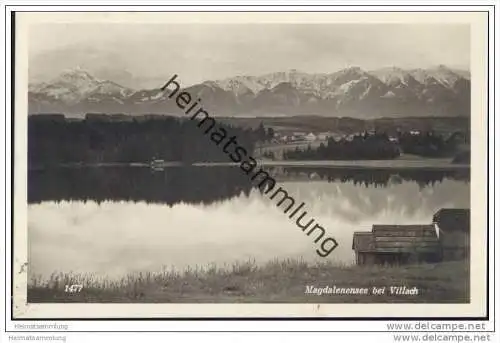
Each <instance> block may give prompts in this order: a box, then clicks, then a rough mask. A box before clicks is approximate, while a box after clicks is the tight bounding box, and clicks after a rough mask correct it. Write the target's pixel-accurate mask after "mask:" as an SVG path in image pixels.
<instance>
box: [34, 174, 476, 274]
mask: <svg viewBox="0 0 500 343" xmlns="http://www.w3.org/2000/svg"><path fill="white" fill-rule="evenodd" d="M271 173H272V174H273V175H274V176H275V177H276V179H277V180H278V182H279V185H280V186H281V187H282V188H283V189H286V190H287V191H288V192H289V193H290V194H291V195H292V196H293V197H294V198H295V199H296V200H297V201H299V202H302V201H303V202H304V203H305V209H307V210H308V211H309V213H310V214H311V216H313V217H315V218H317V220H318V221H319V222H320V223H321V224H322V225H323V226H324V227H325V229H326V230H327V232H328V234H329V235H330V236H332V237H335V239H337V241H338V242H339V247H338V248H337V249H336V250H335V251H334V252H332V254H331V255H330V256H329V257H328V259H329V260H333V261H338V262H341V263H353V253H352V250H351V243H352V233H353V232H354V231H360V230H366V231H369V230H370V229H371V226H372V225H373V224H412V223H429V222H430V221H431V219H432V215H433V214H434V213H435V212H436V211H437V210H438V209H440V208H443V207H455V208H456V207H460V208H461V207H469V202H470V189H469V188H470V185H469V181H468V175H464V174H463V173H461V174H456V173H451V174H450V173H442V172H437V171H433V172H424V173H423V172H422V171H416V172H412V173H414V174H412V173H410V172H409V171H406V172H392V171H391V172H387V171H371V172H369V173H366V174H363V173H360V172H359V171H356V172H349V171H345V170H344V171H342V172H340V171H338V170H332V169H317V168H316V169H315V170H310V169H308V170H306V169H302V168H300V169H298V168H291V169H278V168H276V169H274V170H272V171H271ZM363 175H366V177H364V179H363ZM310 180H315V181H314V182H311V181H310ZM28 182H29V183H28V186H29V188H28V193H29V194H28V199H29V203H30V204H29V206H28V230H29V231H28V237H29V240H28V242H29V244H28V248H29V261H30V273H33V274H42V275H43V276H45V277H47V276H49V275H50V274H51V273H52V272H54V271H61V272H69V271H77V272H90V273H96V274H98V275H106V276H108V277H110V276H117V277H120V276H123V275H124V274H126V273H128V272H138V271H143V272H144V271H160V270H161V269H162V268H163V267H167V268H171V267H173V268H177V269H184V268H187V267H194V266H197V265H198V266H206V265H207V264H209V263H212V262H214V263H216V264H218V265H221V266H223V265H224V264H225V263H226V264H231V263H233V262H235V261H245V260H247V259H249V258H250V259H255V260H256V262H257V263H261V262H262V263H264V262H267V261H269V260H272V259H274V258H279V259H282V258H288V257H300V258H304V259H305V260H310V261H312V260H321V259H322V258H321V257H318V255H317V254H316V252H315V248H314V245H313V242H312V241H311V239H310V238H308V237H307V236H305V235H304V234H303V233H302V232H301V231H300V230H299V229H298V228H297V227H296V225H295V224H294V222H293V221H291V220H290V219H289V218H288V217H287V216H286V215H285V214H283V210H282V209H279V208H277V207H276V202H274V201H272V200H270V199H269V198H268V197H266V196H262V195H261V194H260V192H259V190H258V189H255V188H253V189H252V187H251V186H252V185H251V184H250V183H249V179H248V177H246V175H245V174H244V173H242V172H241V170H239V169H238V168H227V167H204V168H202V167H198V168H167V169H166V170H165V171H164V172H152V171H151V170H149V169H147V168H80V169H70V168H60V169H55V170H45V171H30V173H29V180H28Z"/></svg>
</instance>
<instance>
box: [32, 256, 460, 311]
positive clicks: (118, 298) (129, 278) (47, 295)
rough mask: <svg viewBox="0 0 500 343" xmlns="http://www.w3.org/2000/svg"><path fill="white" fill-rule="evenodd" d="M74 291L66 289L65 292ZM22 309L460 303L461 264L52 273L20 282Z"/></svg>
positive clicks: (292, 262)
mask: <svg viewBox="0 0 500 343" xmlns="http://www.w3.org/2000/svg"><path fill="white" fill-rule="evenodd" d="M67 285H68V286H70V285H80V286H78V287H76V288H74V289H73V291H71V289H69V288H68V287H66V286H67ZM308 285H313V286H315V287H325V286H330V287H332V286H334V285H335V286H337V287H356V288H361V287H368V288H372V287H374V286H375V287H384V286H385V287H387V288H389V287H391V286H406V287H408V288H411V287H417V288H418V290H419V294H418V295H413V296H411V295H391V294H390V292H388V291H386V292H385V294H384V295H371V294H370V295H328V294H326V295H321V296H318V295H314V294H306V293H305V289H306V286H308ZM28 302H30V303H42V302H43V303H65V302H75V303H78V302H80V303H387V302H388V303H397V302H399V303H468V302H469V263H468V261H467V262H466V261H453V262H442V263H438V264H418V265H405V266H378V265H377V266H356V265H341V264H338V263H337V264H335V263H331V262H316V263H307V262H305V261H303V260H299V259H284V260H274V261H271V262H268V263H267V264H264V265H258V264H256V263H255V262H254V261H245V262H240V263H235V264H233V265H223V266H216V265H208V266H203V267H197V268H188V269H186V270H184V271H182V272H179V271H172V270H163V271H160V272H141V273H133V274H127V275H125V276H123V277H121V278H118V279H107V278H106V277H97V276H95V275H93V274H72V273H53V274H52V275H51V276H50V277H49V278H45V279H42V277H41V276H36V275H35V276H32V277H31V278H30V280H28Z"/></svg>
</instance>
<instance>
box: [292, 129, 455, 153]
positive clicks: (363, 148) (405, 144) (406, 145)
mask: <svg viewBox="0 0 500 343" xmlns="http://www.w3.org/2000/svg"><path fill="white" fill-rule="evenodd" d="M463 142H464V136H463V135H462V134H461V133H459V132H455V133H453V134H452V135H451V136H450V137H448V138H444V136H443V135H440V134H436V133H434V132H432V131H427V132H423V133H420V132H411V131H408V132H398V134H397V137H393V138H392V139H391V138H390V137H389V136H388V135H387V133H379V132H375V133H368V132H363V133H361V134H356V135H354V136H352V137H351V139H347V138H341V139H339V140H336V139H334V138H332V137H329V138H328V140H327V142H326V144H325V143H321V144H320V145H319V146H318V147H317V148H312V147H311V146H310V145H308V147H307V148H306V149H300V148H299V147H296V148H295V150H288V151H285V152H284V153H283V158H284V159H285V160H385V159H394V158H397V157H399V156H400V155H401V153H408V154H415V155H420V156H424V157H452V156H454V155H455V154H456V153H457V151H458V148H459V146H460V144H462V143H463Z"/></svg>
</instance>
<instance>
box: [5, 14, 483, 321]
mask: <svg viewBox="0 0 500 343" xmlns="http://www.w3.org/2000/svg"><path fill="white" fill-rule="evenodd" d="M49 14H50V13H48V14H43V13H39V14H36V15H35V14H31V17H29V14H19V15H18V18H16V20H17V21H18V23H21V24H22V25H23V28H24V29H23V31H19V32H22V34H23V37H24V38H23V39H24V41H23V42H21V43H20V45H18V46H17V49H18V50H16V54H18V56H16V58H22V59H23V61H24V62H22V63H24V66H25V67H26V68H22V71H20V72H19V74H18V76H17V77H19V78H21V81H19V83H18V84H17V86H16V87H18V88H16V89H22V90H23V92H22V93H19V92H17V94H16V97H18V98H16V101H22V102H23V105H22V106H20V107H19V106H18V107H17V109H16V113H15V121H16V125H17V124H18V123H21V124H20V125H22V131H16V133H18V132H21V137H19V136H18V137H16V139H19V140H23V142H24V143H21V144H20V145H19V146H18V147H17V148H18V149H24V150H17V151H16V152H17V155H16V159H19V160H22V162H20V164H18V166H17V167H16V168H23V170H24V171H23V172H22V173H24V174H25V178H24V180H18V181H16V182H24V186H23V187H24V190H25V192H21V191H19V190H17V191H16V194H18V193H17V192H19V195H18V198H17V201H18V202H23V203H24V205H23V206H24V208H25V214H24V216H22V219H19V218H21V217H19V218H18V221H17V222H15V223H16V224H15V228H14V232H15V233H14V237H19V239H18V240H17V241H15V245H14V251H15V250H16V249H20V250H23V253H21V255H17V254H16V253H15V254H14V255H15V256H20V257H19V258H18V259H16V260H15V261H14V264H15V266H17V267H16V268H17V269H18V270H19V272H17V274H16V280H17V278H21V277H22V278H23V279H22V281H19V283H18V285H22V286H19V287H22V288H23V292H24V293H23V294H24V299H25V302H26V306H31V305H35V306H43V305H44V304H50V305H51V306H52V307H51V308H52V309H53V308H55V307H54V306H56V305H57V306H60V307H57V308H61V313H60V317H63V316H64V313H63V311H64V308H65V306H71V305H74V304H95V305H99V306H100V305H103V304H104V305H110V304H130V306H135V305H139V304H163V305H165V306H168V308H169V309H174V308H175V306H180V305H184V304H190V306H191V307H189V308H190V309H191V308H192V311H191V310H186V308H185V307H182V309H183V310H182V313H183V316H187V317H197V316H199V315H200V313H204V314H203V315H207V314H206V313H207V312H206V310H205V309H204V307H203V306H205V305H207V304H226V305H234V304H238V308H241V309H244V308H246V307H245V306H255V305H259V306H261V307H251V308H252V310H242V311H243V312H244V313H246V314H245V315H247V314H248V313H251V314H248V315H250V316H255V317H259V316H263V317H264V316H269V313H271V312H269V311H270V310H267V308H271V307H269V306H275V305H279V306H281V305H287V307H283V310H282V311H281V310H279V309H280V308H282V307H277V308H274V307H273V310H272V313H273V316H276V317H288V316H297V315H303V316H313V317H329V316H343V315H344V314H342V313H339V312H338V311H335V310H334V309H335V308H336V307H335V306H341V305H349V306H352V307H349V308H350V309H351V310H352V309H353V308H356V309H357V310H356V311H355V313H356V314H355V316H363V310H362V309H363V307H367V304H371V305H370V306H372V305H373V304H381V305H391V306H392V305H394V306H397V305H398V304H399V305H401V306H403V305H404V306H405V307H404V311H403V312H400V313H395V314H391V315H401V316H405V315H406V316H415V315H421V314H422V313H423V312H425V311H423V310H422V308H420V309H419V310H418V312H412V308H413V307H412V306H414V305H416V304H428V305H430V306H434V307H432V308H433V309H437V310H436V311H437V312H429V313H427V315H433V314H435V313H438V312H439V311H442V312H443V313H444V312H446V313H448V315H450V316H454V315H457V316H460V315H464V314H471V313H472V314H475V315H483V314H484V309H485V307H486V304H485V301H486V300H485V299H486V294H485V292H486V291H485V288H484V287H485V286H484V285H485V284H486V282H487V281H486V279H487V275H486V271H485V256H486V255H485V247H486V245H487V243H486V235H487V224H486V223H487V218H486V199H484V197H485V194H486V187H487V184H486V176H484V175H485V174H484V170H485V168H486V167H485V165H486V156H485V151H486V150H485V148H484V147H483V146H482V145H481V144H483V143H481V142H483V140H484V138H485V134H486V133H485V132H486V131H485V128H486V116H487V114H486V112H485V110H484V108H483V107H484V106H483V107H481V106H478V104H479V103H481V102H482V101H484V100H481V99H484V94H479V98H480V99H479V100H477V99H476V100H474V94H475V95H476V96H477V94H478V93H481V91H480V90H481V89H484V87H485V86H484V82H485V81H484V80H485V75H484V70H483V69H484V66H483V67H481V66H479V68H478V67H473V66H474V65H476V66H477V64H478V61H483V63H484V61H485V57H484V53H485V52H484V51H482V50H480V51H478V50H477V49H476V50H474V49H475V48H477V47H478V44H479V43H477V41H476V40H477V38H475V36H474V35H473V32H474V31H473V30H472V29H471V28H472V26H473V25H472V24H471V23H470V20H469V22H467V20H454V19H453V18H454V17H453V14H452V13H450V14H446V13H444V14H442V15H441V20H435V21H433V20H420V19H419V16H418V14H415V17H414V18H415V19H414V20H407V19H405V18H408V17H404V16H403V15H402V14H401V18H402V20H392V19H391V20H385V21H384V20H383V18H384V17H383V16H377V15H378V14H377V13H375V14H373V15H372V16H371V17H368V16H365V17H360V18H361V19H359V18H358V19H356V20H351V21H347V20H345V18H346V16H345V15H344V16H338V18H339V20H336V19H335V18H336V17H335V16H333V14H332V15H330V17H331V18H330V19H328V20H314V17H312V16H309V17H308V16H304V17H303V18H297V17H293V16H290V15H288V16H287V15H286V14H283V16H282V17H280V16H279V15H278V14H276V13H275V14H274V15H275V16H277V18H278V19H279V18H288V19H287V20H275V21H274V22H273V21H272V20H267V19H269V18H272V17H271V16H270V15H269V16H267V17H266V16H264V15H263V14H260V16H259V15H258V14H255V13H253V14H252V13H247V14H245V13H239V14H231V13H219V14H217V15H218V16H217V17H216V19H215V16H213V17H214V19H210V18H212V17H211V16H209V15H205V16H202V15H201V14H196V13H188V14H186V15H184V16H183V15H182V14H178V15H177V16H175V17H174V16H173V15H171V16H166V17H165V19H164V20H162V19H161V18H162V17H159V16H158V15H157V16H151V18H150V19H148V16H147V13H142V16H139V14H137V16H133V15H132V14H128V15H127V13H124V14H122V16H120V14H119V13H115V14H114V16H99V15H98V14H96V13H90V12H88V13H85V12H83V13H77V14H75V13H70V14H67V15H66V16H56V15H54V14H53V15H52V16H50V15H49ZM171 14H172V13H171ZM197 15H198V17H197ZM395 15H397V14H395ZM37 16H38V17H39V18H42V20H37ZM44 16H45V17H44ZM73 17H74V18H75V19H72V18H73ZM94 17H95V20H93V18H94ZM240 17H241V18H246V20H243V19H241V20H240V19H235V18H240ZM327 17H328V16H327ZM448 17H449V19H450V20H448V21H447V20H445V19H446V18H448ZM471 17H473V16H471ZM30 18H31V19H30ZM117 18H119V20H118V19H117ZM169 18H174V19H175V20H169ZM196 18H198V19H196ZM266 18H267V19H266ZM294 18H295V19H296V20H294ZM322 18H323V17H322ZM349 18H351V17H349ZM353 18H355V16H354V15H353ZM363 18H368V19H370V18H374V19H373V20H371V19H370V20H368V19H367V20H364V21H363ZM377 18H381V19H377ZM391 18H394V17H391ZM464 18H465V19H467V18H468V17H467V16H465V17H464ZM473 18H475V19H474V20H476V21H477V20H479V21H481V20H483V19H484V18H483V17H481V15H477V16H475V17H473ZM28 19H30V20H28ZM195 19H196V20H195ZM23 20H25V22H24V21H23ZM471 20H472V19H471ZM476 55H480V56H482V57H481V58H479V59H478V58H477V57H475V56H476ZM18 68H21V67H18ZM481 78H482V79H481ZM481 82H482V84H481ZM19 85H23V88H19V87H20V86H19ZM24 86H25V87H24ZM473 87H476V89H474V88H473ZM481 97H483V98H481ZM16 130H21V129H17V128H16ZM481 130H483V131H481ZM23 137H24V138H23ZM16 142H17V141H16ZM478 142H479V143H478ZM19 147H20V148H19ZM16 161H17V160H16ZM473 161H475V163H473ZM19 166H21V167H19ZM475 168H477V169H475ZM16 170H19V169H16ZM483 174H484V175H483ZM17 175H18V174H16V177H17ZM19 175H23V174H19ZM478 198H481V199H479V200H476V199H478ZM17 232H19V233H17ZM20 232H22V233H20ZM16 235H18V236H16ZM19 247H20V248H19ZM20 250H19V251H20ZM473 256H474V257H473ZM471 261H472V262H471ZM16 264H17V265H16ZM473 273H475V274H473ZM14 281H15V280H14ZM15 282H16V281H15ZM14 287H15V289H16V290H18V289H19V288H16V285H14ZM177 304H178V305H177ZM320 305H321V306H326V307H322V308H320ZM266 306H268V307H266ZM294 306H306V307H303V308H301V310H293V308H294ZM453 306H457V307H456V308H457V310H454V307H453ZM198 308H199V309H198ZM248 308H250V307H248ZM260 308H262V309H263V310H262V312H261V311H260V310H259V309H260ZM285 308H288V309H291V310H290V311H288V310H285ZM297 308H298V307H297ZM386 308H387V307H386ZM399 308H400V309H401V308H402V307H399ZM117 309H118V307H117ZM217 309H218V307H213V308H212V307H211V308H210V310H209V311H208V312H209V316H212V317H217V316H222V312H221V313H219V312H218V310H217ZM233 309H234V308H233ZM264 309H266V310H264ZM370 309H373V307H370ZM351 310H349V311H351ZM52 311H54V310H52ZM116 311H117V312H116V313H114V315H115V316H116V317H120V316H121V315H123V312H122V310H116ZM172 311H173V310H168V311H166V312H165V316H170V315H172V313H175V311H173V312H172ZM200 311H202V312H200ZM234 311H238V310H237V309H234ZM373 311H374V310H373ZM447 311H448V312H447ZM451 311H453V313H450V312H451ZM18 313H19V315H20V316H22V315H23V311H19V312H18ZM52 313H54V312H52ZM87 313H89V312H88V311H87V312H86V313H85V316H87ZM107 313H108V315H110V314H109V313H110V312H109V311H108V312H107ZM224 313H226V312H224ZM353 313H354V312H353ZM371 313H373V312H371ZM384 313H385V312H384ZM387 313H388V312H387ZM266 314H267V315H266ZM82 315H83V314H82ZM92 316H95V317H99V316H100V313H99V311H98V310H96V311H95V312H93V314H92Z"/></svg>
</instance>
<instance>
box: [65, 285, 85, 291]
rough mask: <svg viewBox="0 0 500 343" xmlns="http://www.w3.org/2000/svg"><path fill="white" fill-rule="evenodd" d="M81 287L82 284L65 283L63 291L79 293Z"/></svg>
mask: <svg viewBox="0 0 500 343" xmlns="http://www.w3.org/2000/svg"><path fill="white" fill-rule="evenodd" d="M82 289H83V285H66V286H64V291H65V292H67V293H79V292H81V291H82Z"/></svg>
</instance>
